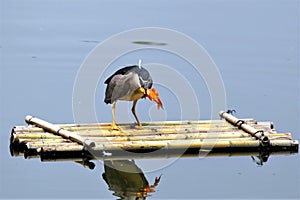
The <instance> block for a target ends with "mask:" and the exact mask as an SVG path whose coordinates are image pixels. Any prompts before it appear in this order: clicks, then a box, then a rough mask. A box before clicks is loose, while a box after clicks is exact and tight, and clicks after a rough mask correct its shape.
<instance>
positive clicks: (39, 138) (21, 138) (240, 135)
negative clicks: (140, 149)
mask: <svg viewBox="0 0 300 200" xmlns="http://www.w3.org/2000/svg"><path fill="white" fill-rule="evenodd" d="M265 135H266V136H268V137H269V138H270V139H287V140H291V139H292V138H291V134H289V133H287V134H282V133H276V134H270V133H266V134H265ZM91 139H92V140H93V141H94V142H110V141H158V140H186V139H226V140H231V139H246V140H249V139H251V136H249V134H248V133H244V132H242V131H239V132H236V133H230V132H228V133H222V134H218V133H216V134H207V133H186V134H169V135H167V134H164V135H156V134H155V135H146V136H143V135H133V136H110V137H105V136H97V135H93V137H91ZM12 141H13V142H18V143H26V142H42V143H45V144H47V143H48V142H65V143H67V142H70V140H69V139H63V138H62V137H60V136H55V135H51V134H48V135H46V136H45V135H44V134H14V135H13V139H12Z"/></svg>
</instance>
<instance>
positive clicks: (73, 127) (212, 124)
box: [13, 119, 256, 133]
mask: <svg viewBox="0 0 300 200" xmlns="http://www.w3.org/2000/svg"><path fill="white" fill-rule="evenodd" d="M245 121H246V122H247V123H249V124H255V123H256V122H255V121H253V120H251V119H246V120H245ZM145 124H146V125H144V128H145V129H144V130H140V129H138V130H137V131H141V132H143V131H147V130H154V129H158V130H159V129H161V128H164V129H172V130H173V129H177V128H182V129H185V128H189V127H193V128H197V129H202V128H204V129H212V128H213V129H221V128H225V127H228V128H232V126H231V124H229V123H226V122H224V121H221V120H216V121H211V120H210V121H207V123H201V121H195V122H194V121H186V122H185V121H184V122H180V121H178V122H177V123H176V122H171V123H169V122H151V123H145ZM56 126H59V127H60V128H63V129H65V130H68V131H76V132H80V131H86V130H90V131H95V130H96V131H97V130H103V131H106V130H110V125H108V124H91V125H90V126H88V125H87V124H86V125H84V126H82V125H78V124H69V125H65V126H64V125H56ZM119 126H120V127H121V128H122V129H124V130H134V129H133V128H134V126H133V124H120V125H119ZM42 131H43V129H42V128H38V127H34V126H33V127H30V126H29V127H24V126H16V127H14V129H13V132H15V133H17V132H22V133H26V132H42Z"/></svg>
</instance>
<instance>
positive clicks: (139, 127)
mask: <svg viewBox="0 0 300 200" xmlns="http://www.w3.org/2000/svg"><path fill="white" fill-rule="evenodd" d="M135 128H136V129H138V130H143V129H144V127H143V126H142V124H141V123H140V124H138V126H136V127H135Z"/></svg>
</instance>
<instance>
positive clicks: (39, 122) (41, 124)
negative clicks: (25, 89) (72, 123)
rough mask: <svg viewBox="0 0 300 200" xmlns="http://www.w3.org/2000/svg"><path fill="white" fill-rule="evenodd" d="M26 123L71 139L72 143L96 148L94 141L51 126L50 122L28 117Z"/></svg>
mask: <svg viewBox="0 0 300 200" xmlns="http://www.w3.org/2000/svg"><path fill="white" fill-rule="evenodd" d="M25 121H26V122H27V123H28V124H34V125H36V126H39V127H41V128H43V129H45V130H47V131H49V132H50V133H54V134H58V135H60V136H62V137H64V138H68V139H70V140H72V141H75V142H77V143H79V144H82V145H86V146H90V147H93V146H94V142H93V141H90V140H88V139H84V138H82V137H81V136H79V135H77V134H74V133H72V132H70V131H67V130H64V129H63V128H61V127H59V126H56V125H54V124H51V123H49V122H46V121H44V120H41V119H38V118H36V117H32V116H29V115H27V116H26V117H25Z"/></svg>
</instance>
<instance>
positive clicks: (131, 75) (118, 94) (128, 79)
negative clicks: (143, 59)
mask: <svg viewBox="0 0 300 200" xmlns="http://www.w3.org/2000/svg"><path fill="white" fill-rule="evenodd" d="M104 83H105V84H107V87H106V91H105V99H104V102H105V103H107V104H113V105H112V117H113V123H112V128H113V129H118V128H117V126H116V123H115V117H114V110H115V103H116V101H117V100H125V101H133V106H132V113H133V115H134V117H135V118H136V121H137V123H138V124H139V126H141V123H140V122H139V119H138V117H137V115H136V113H135V106H136V102H137V101H138V100H139V99H140V98H144V97H145V95H146V91H147V89H150V88H151V87H152V84H153V81H152V78H151V75H150V73H149V72H148V71H147V70H146V69H145V68H143V67H141V66H137V65H134V66H127V67H124V68H121V69H119V70H118V71H116V72H115V73H114V74H113V75H111V76H110V77H108V78H107V79H106V80H105V82H104Z"/></svg>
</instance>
